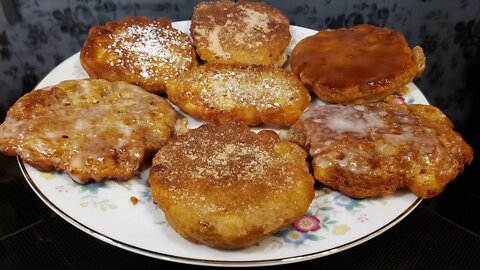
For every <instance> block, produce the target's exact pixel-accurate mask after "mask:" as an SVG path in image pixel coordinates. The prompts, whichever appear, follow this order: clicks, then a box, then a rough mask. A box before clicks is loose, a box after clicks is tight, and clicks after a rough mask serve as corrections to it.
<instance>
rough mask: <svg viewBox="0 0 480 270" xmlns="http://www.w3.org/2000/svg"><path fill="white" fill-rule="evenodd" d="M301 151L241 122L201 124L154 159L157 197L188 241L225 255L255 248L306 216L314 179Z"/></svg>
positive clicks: (153, 188)
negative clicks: (223, 251) (253, 246)
mask: <svg viewBox="0 0 480 270" xmlns="http://www.w3.org/2000/svg"><path fill="white" fill-rule="evenodd" d="M305 159H306V153H305V151H304V150H303V149H301V148H300V147H298V146H297V145H295V144H293V143H290V142H281V141H280V139H279V137H278V135H276V133H275V132H273V131H261V132H259V133H258V134H256V133H254V132H252V131H250V129H249V128H248V127H247V126H246V125H244V124H240V123H239V122H234V123H229V124H225V125H221V126H220V125H213V124H207V125H203V126H201V127H199V128H197V129H194V130H190V131H189V132H188V133H186V134H185V135H182V136H178V137H175V138H173V139H172V140H170V141H169V143H168V144H167V145H165V146H164V147H163V148H162V149H161V150H160V151H159V152H158V153H157V154H156V155H155V157H154V159H153V162H152V168H151V170H150V175H149V183H150V186H151V192H152V196H153V198H154V199H155V201H156V202H157V203H158V206H159V207H160V208H161V209H162V210H163V211H164V212H165V216H166V218H167V220H168V222H169V223H170V225H171V226H172V227H173V228H174V229H175V230H176V231H177V232H178V233H179V234H180V235H181V236H183V237H184V238H186V239H188V240H190V241H193V242H199V243H203V244H206V245H209V246H212V247H216V248H222V249H238V248H242V247H246V246H249V245H252V244H254V243H255V242H256V241H259V240H261V239H263V238H265V237H267V236H268V235H270V234H272V233H274V232H275V231H277V230H279V229H281V228H282V227H284V226H286V225H288V224H290V223H291V222H293V221H294V220H295V219H296V218H298V217H299V216H301V215H303V214H304V213H305V212H306V211H307V209H308V207H309V205H310V202H311V200H312V199H313V182H314V180H313V177H312V176H311V174H310V173H309V171H308V164H307V162H306V161H305Z"/></svg>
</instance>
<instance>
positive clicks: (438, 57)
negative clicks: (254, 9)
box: [0, 0, 480, 128]
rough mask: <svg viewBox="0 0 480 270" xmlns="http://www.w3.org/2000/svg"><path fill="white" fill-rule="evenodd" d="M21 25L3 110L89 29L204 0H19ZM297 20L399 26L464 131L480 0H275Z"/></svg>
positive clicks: (2, 32) (8, 60) (437, 96)
mask: <svg viewBox="0 0 480 270" xmlns="http://www.w3.org/2000/svg"><path fill="white" fill-rule="evenodd" d="M13 2H14V5H15V7H16V9H17V11H18V13H19V15H20V17H21V20H20V22H19V23H17V24H15V25H13V26H8V27H6V26H2V27H1V28H0V59H1V66H0V74H1V75H0V85H1V88H0V96H1V99H0V108H1V112H2V115H3V113H4V112H5V110H6V108H8V106H9V105H11V104H12V102H14V101H15V100H16V99H18V98H19V97H20V96H21V95H22V94H24V93H25V92H28V91H30V89H32V87H33V86H34V85H35V84H36V83H37V82H38V81H39V80H40V79H41V78H42V77H43V76H45V74H46V73H47V72H48V71H49V70H50V69H52V68H53V67H55V66H56V65H57V64H58V63H60V62H61V61H62V60H64V59H66V58H67V57H68V56H70V55H72V54H73V53H75V52H77V51H78V50H79V49H80V48H81V46H82V44H83V41H84V40H85V37H86V34H87V32H88V29H89V28H90V26H92V25H95V24H103V23H105V22H107V21H110V20H117V19H119V18H122V17H126V16H132V15H144V16H147V17H150V18H156V17H162V16H163V17H167V18H170V19H171V20H185V19H189V18H190V16H191V12H192V8H193V6H194V5H195V4H196V3H198V2H199V1H192V0H181V1H153V0H152V1H148V0H140V1H132V0H116V1H113V0H70V1H39V0H36V1H32V0H14V1H13ZM269 2H271V3H272V4H273V5H274V6H276V7H277V8H279V9H281V10H282V11H283V12H284V13H285V14H287V16H288V17H289V18H290V19H291V22H292V24H296V25H299V26H304V27H309V28H314V29H325V28H339V27H351V26H353V25H356V24H360V23H369V24H374V25H377V26H385V27H390V28H394V29H397V30H399V31H401V32H402V33H403V34H404V35H405V36H406V38H407V40H408V42H409V44H410V45H411V46H412V47H413V46H415V45H421V46H422V47H423V48H424V50H425V53H426V55H427V69H426V71H425V73H424V74H423V76H422V78H420V79H418V80H417V81H416V83H417V84H418V85H419V87H420V88H421V89H422V90H423V92H424V93H425V94H426V95H427V97H428V99H429V101H430V102H431V103H433V104H434V105H437V106H439V107H440V108H441V109H442V110H444V111H445V112H446V113H447V115H449V116H450V117H451V118H452V119H453V120H454V122H455V123H456V124H457V126H459V128H462V126H464V125H466V124H467V121H468V118H469V115H470V114H471V110H472V102H471V100H472V99H474V94H476V93H475V91H471V90H469V89H467V88H466V82H467V81H468V80H473V81H476V82H477V81H478V79H477V78H476V77H477V76H475V75H476V73H478V70H479V67H480V66H479V51H480V49H479V48H480V1H474V0H461V1H429V0H407V1H385V0H383V1H378V0H377V1H348V0H343V1H340V0H337V1H332V0H321V1H313V0H312V1H305V0H300V1H269Z"/></svg>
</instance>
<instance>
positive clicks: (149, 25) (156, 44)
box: [80, 17, 197, 93]
mask: <svg viewBox="0 0 480 270" xmlns="http://www.w3.org/2000/svg"><path fill="white" fill-rule="evenodd" d="M80 63H81V64H82V66H83V68H84V69H85V71H86V72H87V73H88V75H90V77H92V78H101V79H106V80H109V81H125V82H128V83H131V84H135V85H138V86H140V87H142V88H144V89H145V90H147V91H149V92H152V93H163V92H164V91H165V82H166V81H167V80H168V79H170V78H173V77H175V76H177V75H178V74H180V73H182V72H185V71H187V70H189V69H191V68H192V67H195V66H196V65H197V60H196V53H195V49H194V47H193V45H192V44H191V42H190V38H189V37H188V36H187V34H185V33H182V32H180V31H179V30H176V29H175V28H173V27H172V23H171V21H169V20H167V19H162V18H160V19H156V20H150V19H148V18H146V17H128V18H125V19H122V20H119V21H116V22H108V23H106V24H105V25H98V26H94V27H92V28H91V29H90V31H89V32H88V36H87V39H86V41H85V43H84V45H83V47H82V49H81V51H80Z"/></svg>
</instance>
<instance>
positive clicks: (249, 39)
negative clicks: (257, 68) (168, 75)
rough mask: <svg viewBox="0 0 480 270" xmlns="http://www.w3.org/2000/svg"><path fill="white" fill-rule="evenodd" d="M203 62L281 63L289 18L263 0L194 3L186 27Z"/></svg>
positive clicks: (287, 35)
mask: <svg viewBox="0 0 480 270" xmlns="http://www.w3.org/2000/svg"><path fill="white" fill-rule="evenodd" d="M190 32H191V34H192V39H193V43H194V44H195V47H196V49H197V53H198V55H199V56H200V58H202V60H204V61H206V62H216V63H229V64H230V63H244V64H260V65H275V66H282V65H283V63H284V62H285V61H286V60H287V55H286V54H285V53H284V50H285V48H287V46H288V44H289V43H290V22H289V20H288V18H287V17H286V16H285V15H284V14H283V13H282V12H281V11H279V10H278V9H276V8H274V7H272V6H271V5H269V4H267V3H258V2H249V1H239V2H236V3H234V2H231V1H210V2H203V3H200V4H198V5H196V6H195V8H194V10H193V15H192V24H191V27H190Z"/></svg>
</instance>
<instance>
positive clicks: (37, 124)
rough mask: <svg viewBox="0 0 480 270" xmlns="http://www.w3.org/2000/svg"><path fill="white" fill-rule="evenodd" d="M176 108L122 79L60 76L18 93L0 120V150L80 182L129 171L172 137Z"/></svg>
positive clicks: (133, 171)
mask: <svg viewBox="0 0 480 270" xmlns="http://www.w3.org/2000/svg"><path fill="white" fill-rule="evenodd" d="M175 120H176V112H175V111H174V110H173V108H172V106H171V105H170V104H169V103H168V102H167V101H166V100H164V99H163V98H161V97H158V96H156V95H154V94H151V93H148V92H147V91H145V90H143V89H141V88H140V87H138V86H134V85H131V84H128V83H125V82H109V81H106V80H102V79H90V80H79V81H63V82H61V83H59V84H57V85H55V86H52V87H47V88H43V89H39V90H36V91H32V92H30V93H28V94H26V95H24V96H23V97H21V98H20V99H19V100H18V101H17V102H16V103H15V104H14V105H13V106H12V107H11V108H10V110H9V111H8V113H7V117H6V119H5V121H4V123H3V124H2V125H0V151H1V152H3V153H4V154H7V155H18V156H19V157H20V158H21V159H23V160H24V161H26V162H27V163H29V164H30V165H32V166H34V167H36V168H37V169H39V170H42V171H50V170H61V171H65V172H67V173H68V174H69V175H70V176H71V177H72V178H73V179H74V180H75V181H77V182H78V183H81V184H85V183H88V182H90V181H96V182H100V181H104V180H106V179H116V180H127V179H129V178H131V177H133V176H134V175H135V174H136V173H137V171H138V170H139V168H140V166H141V165H142V163H143V161H144V160H145V158H146V156H148V155H150V154H154V153H155V152H156V151H157V150H158V149H159V148H160V147H161V146H163V145H164V144H165V143H166V142H167V140H168V139H169V138H170V135H171V133H172V129H173V126H174V124H175Z"/></svg>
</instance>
